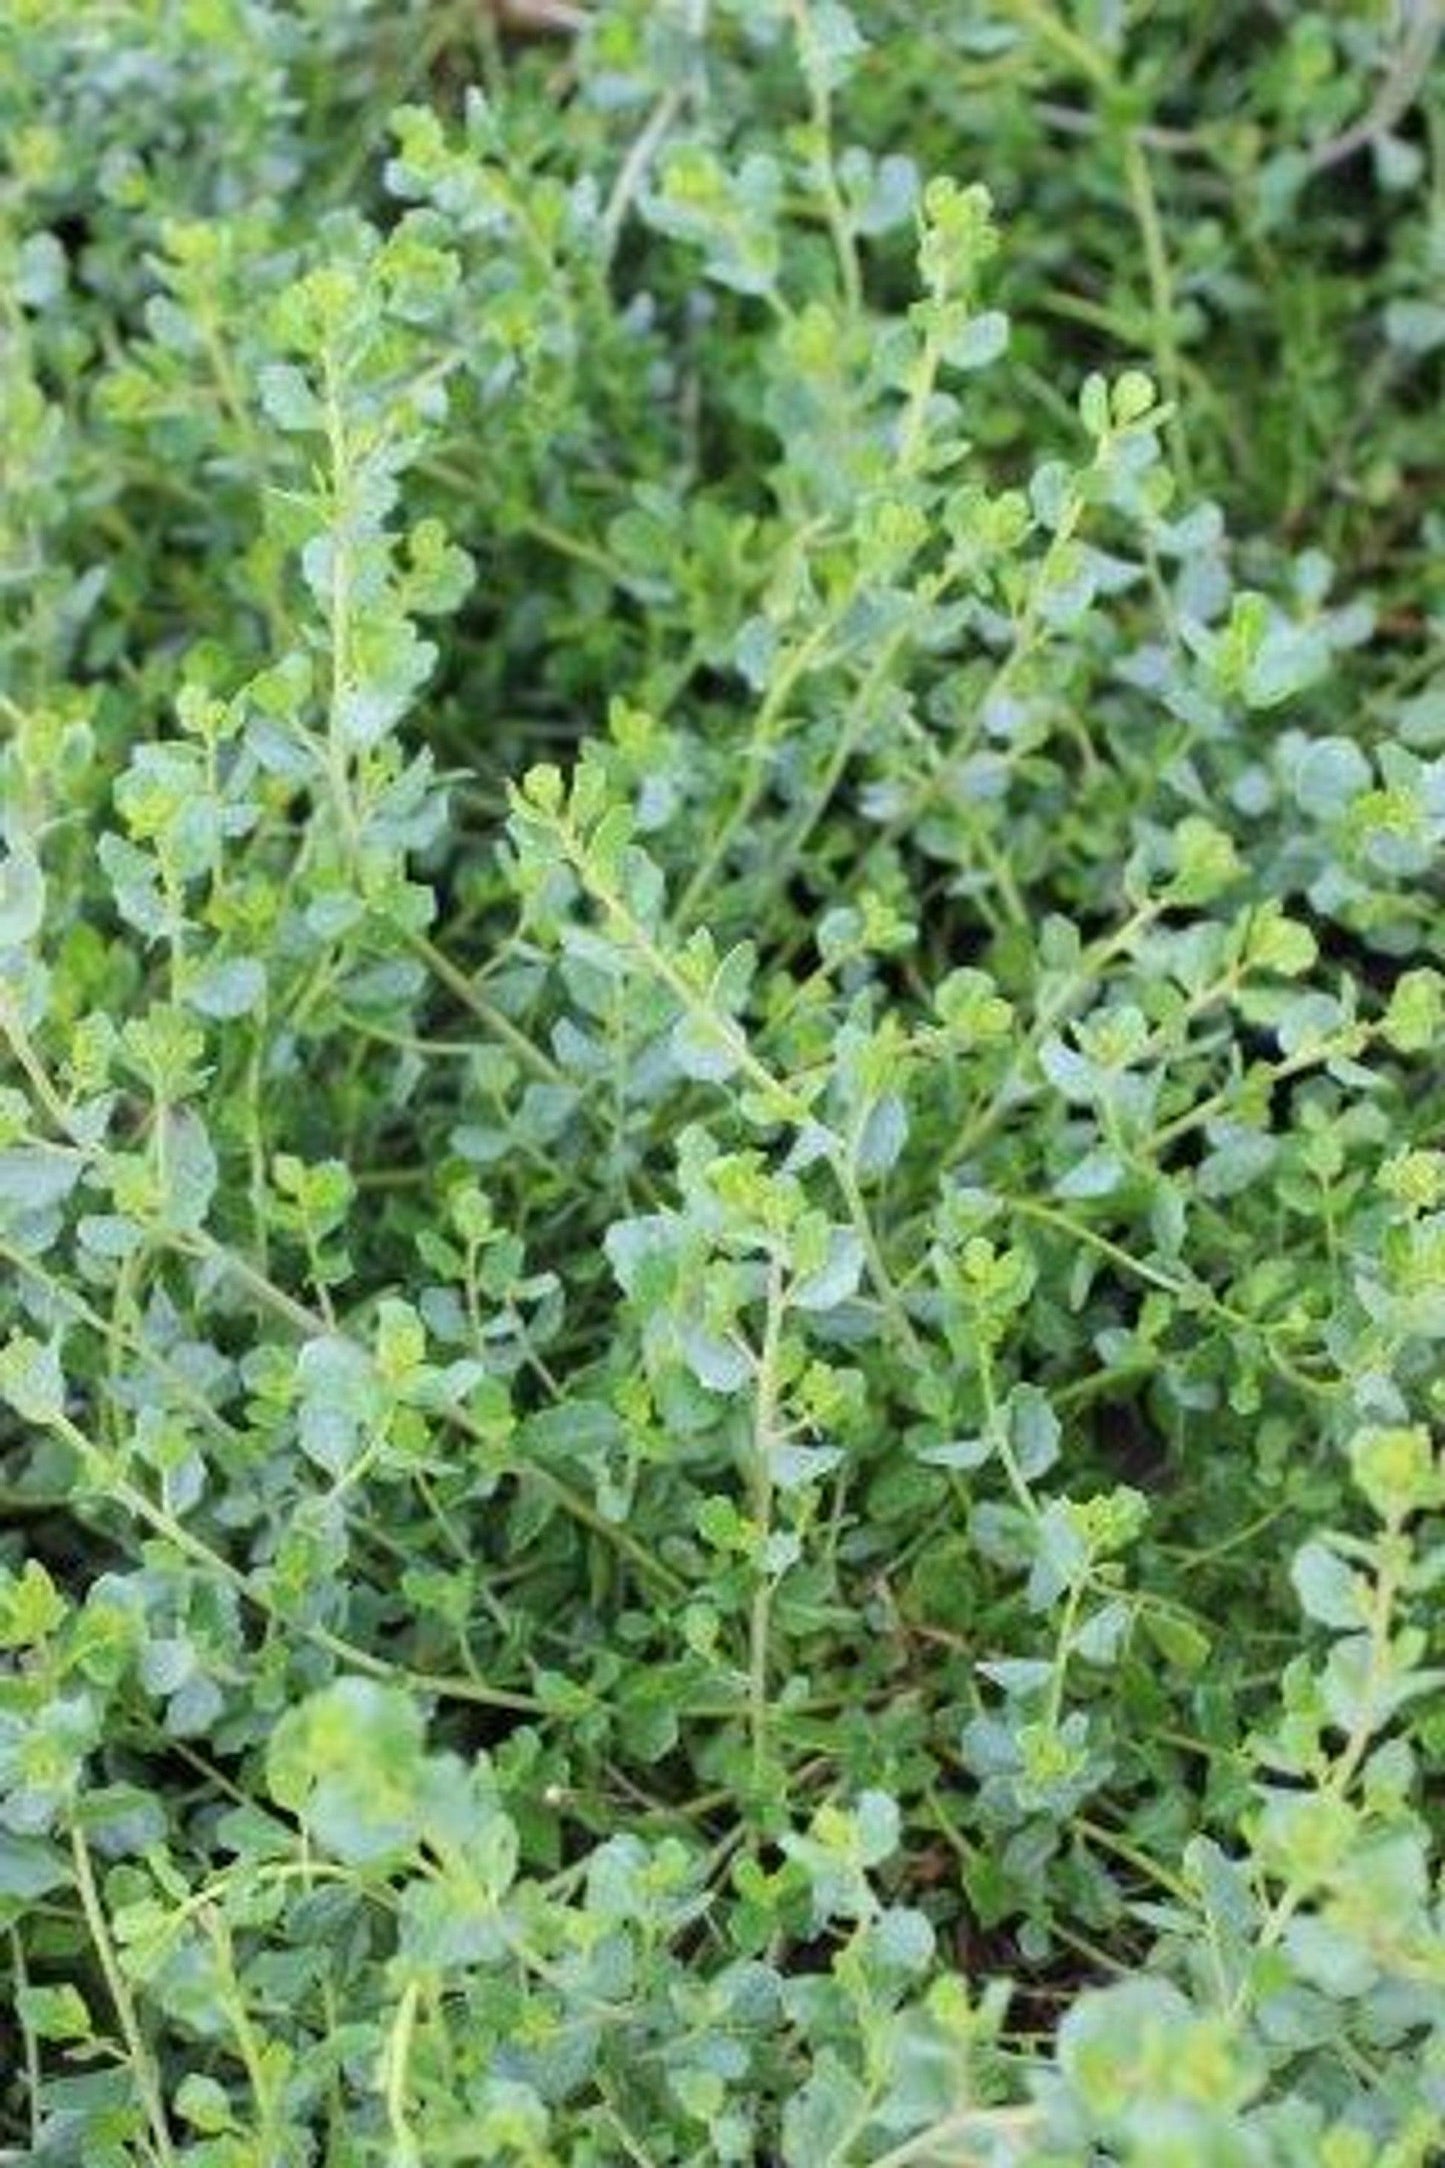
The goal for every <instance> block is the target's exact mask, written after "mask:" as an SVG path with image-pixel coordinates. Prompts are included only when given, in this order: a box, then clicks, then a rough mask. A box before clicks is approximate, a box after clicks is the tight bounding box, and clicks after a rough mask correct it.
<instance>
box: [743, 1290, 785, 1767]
mask: <svg viewBox="0 0 1445 2168" xmlns="http://www.w3.org/2000/svg"><path fill="white" fill-rule="evenodd" d="M783 1317H784V1303H783V1267H782V1260H781V1259H780V1258H779V1257H777V1256H776V1255H775V1256H773V1257H772V1258H770V1259H769V1261H768V1282H767V1308H766V1311H765V1314H764V1319H763V1342H762V1347H761V1349H760V1350H759V1353H758V1361H757V1382H756V1387H755V1399H754V1407H753V1444H752V1474H753V1525H754V1529H755V1533H756V1539H757V1542H758V1546H759V1550H760V1551H762V1550H763V1549H764V1548H765V1547H766V1545H767V1542H768V1539H769V1537H770V1535H771V1534H772V1525H773V1464H772V1456H773V1447H774V1444H775V1442H776V1439H775V1432H776V1428H777V1416H778V1349H779V1344H780V1342H781V1339H782V1331H783ZM772 1600H773V1575H772V1570H771V1568H770V1567H769V1565H768V1564H767V1561H766V1559H764V1558H762V1557H760V1558H759V1560H758V1566H757V1577H756V1579H755V1581H754V1583H753V1601H752V1615H751V1622H750V1627H749V1652H748V1728H749V1733H750V1735H751V1738H752V1748H753V1782H754V1784H755V1785H757V1786H758V1787H759V1789H761V1786H762V1783H763V1780H764V1777H765V1776H766V1773H767V1766H768V1633H769V1627H770V1624H771V1614H772Z"/></svg>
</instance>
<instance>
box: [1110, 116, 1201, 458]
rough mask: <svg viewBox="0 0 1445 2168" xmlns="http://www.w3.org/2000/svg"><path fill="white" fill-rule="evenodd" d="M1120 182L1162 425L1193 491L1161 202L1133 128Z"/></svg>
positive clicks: (1127, 141)
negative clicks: (1166, 413)
mask: <svg viewBox="0 0 1445 2168" xmlns="http://www.w3.org/2000/svg"><path fill="white" fill-rule="evenodd" d="M1124 177H1125V180H1126V182H1127V184H1128V189H1129V202H1130V205H1131V207H1132V209H1133V212H1134V219H1135V223H1136V224H1137V225H1138V228H1139V237H1140V239H1141V241H1142V242H1143V244H1144V266H1145V269H1146V271H1147V273H1148V276H1149V301H1150V330H1151V333H1152V339H1153V348H1154V366H1155V368H1156V369H1157V370H1158V372H1159V382H1160V385H1161V387H1162V389H1163V391H1164V394H1165V396H1166V398H1167V399H1168V401H1169V404H1170V406H1171V407H1172V408H1173V410H1174V411H1173V413H1172V415H1171V416H1170V419H1169V421H1168V423H1167V425H1166V426H1167V429H1168V434H1169V438H1170V442H1171V444H1172V447H1173V451H1174V459H1175V464H1176V466H1177V467H1178V469H1179V479H1180V481H1181V482H1182V483H1183V484H1184V486H1185V488H1186V489H1188V488H1189V487H1191V486H1192V480H1193V461H1192V460H1191V458H1190V455H1189V436H1188V431H1187V430H1186V427H1185V423H1184V399H1183V383H1182V379H1181V372H1180V367H1179V342H1178V338H1177V335H1176V333H1175V328H1174V278H1173V274H1172V272H1171V271H1170V268H1169V256H1168V251H1167V250H1166V248H1165V245H1164V227H1163V222H1162V221H1161V219H1160V216H1159V201H1158V198H1157V197H1156V195H1155V193H1154V181H1153V177H1152V175H1151V174H1150V171H1149V159H1148V156H1147V154H1146V152H1145V149H1144V146H1143V143H1142V142H1141V140H1140V136H1139V131H1138V130H1137V129H1131V130H1130V132H1129V134H1128V135H1127V136H1126V137H1125V139H1124Z"/></svg>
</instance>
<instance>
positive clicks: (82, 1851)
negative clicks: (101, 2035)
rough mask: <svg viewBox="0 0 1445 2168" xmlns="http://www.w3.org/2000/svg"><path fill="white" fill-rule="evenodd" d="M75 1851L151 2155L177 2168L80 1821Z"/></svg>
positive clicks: (83, 1902)
mask: <svg viewBox="0 0 1445 2168" xmlns="http://www.w3.org/2000/svg"><path fill="white" fill-rule="evenodd" d="M70 1851H71V1857H72V1859H73V1861H74V1863H75V1886H76V1889H77V1890H78V1891H79V1893H80V1906H81V1910H82V1911H83V1912H84V1914H85V1924H86V1927H87V1928H88V1930H89V1932H90V1939H91V1942H92V1944H93V1945H94V1948H95V1954H96V1956H97V1958H98V1959H99V1960H100V1969H101V1971H102V1973H103V1974H104V1975H105V1984H106V1988H107V1990H108V1992H109V1995H110V1999H111V2004H112V2007H113V2008H114V2010H115V2014H116V2019H117V2021H118V2023H119V2025H120V2030H121V2037H122V2039H123V2040H124V2042H125V2049H126V2054H127V2055H128V2056H129V2058H130V2065H131V2069H132V2072H133V2073H134V2076H135V2087H136V2091H137V2093H138V2094H139V2096H140V2102H141V2106H142V2107H143V2108H144V2110H145V2116H146V2121H147V2122H148V2123H149V2125H150V2128H151V2138H152V2150H153V2152H154V2154H155V2157H156V2159H157V2161H158V2162H160V2164H161V2168H175V2164H176V2155H175V2150H174V2148H173V2147H172V2144H171V2133H170V2126H169V2124H168V2123H167V2121H166V2110H165V2102H164V2100H163V2098H162V2096H161V2088H160V2078H159V2075H158V2073H157V2070H156V2066H155V2062H154V2060H153V2058H152V2056H151V2051H150V2049H149V2047H148V2046H147V2045H146V2042H145V2037H144V2035H143V2034H142V2032H141V2027H140V2016H139V2013H138V2012H137V2010H136V2006H135V2000H134V1998H133V1996H132V1995H131V1991H130V1983H129V1981H128V1980H127V1979H126V1976H125V1974H124V1972H123V1971H122V1970H121V1966H120V1960H119V1958H118V1957H117V1956H116V1952H115V1944H114V1943H113V1942H112V1940H111V1935H110V1923H109V1921H108V1920H107V1919H106V1916H105V1906H104V1905H103V1904H102V1902H101V1896H100V1891H99V1890H98V1889H97V1887H96V1881H95V1869H94V1867H93V1866H92V1864H91V1858H90V1847H89V1845H88V1844H87V1843H86V1841H85V1832H84V1830H83V1829H82V1828H81V1827H80V1824H79V1823H78V1822H75V1823H73V1824H72V1825H71V1831H70Z"/></svg>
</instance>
